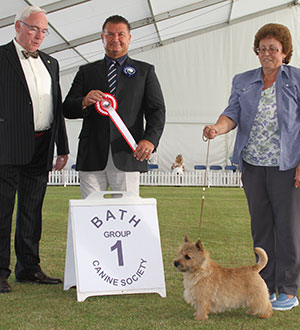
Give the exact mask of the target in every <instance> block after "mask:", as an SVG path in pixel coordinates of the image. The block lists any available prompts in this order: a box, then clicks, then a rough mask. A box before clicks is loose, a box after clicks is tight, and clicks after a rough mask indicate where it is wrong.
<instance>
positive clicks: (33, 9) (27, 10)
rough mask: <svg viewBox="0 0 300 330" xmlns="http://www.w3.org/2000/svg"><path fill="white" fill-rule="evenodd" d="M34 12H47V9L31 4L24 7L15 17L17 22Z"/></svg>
mask: <svg viewBox="0 0 300 330" xmlns="http://www.w3.org/2000/svg"><path fill="white" fill-rule="evenodd" d="M32 13H44V14H46V13H47V12H46V10H44V9H42V8H40V7H37V6H29V7H26V8H24V9H22V10H21V11H20V12H19V13H18V14H17V15H16V17H15V23H16V21H24V20H25V19H26V18H28V17H29V16H30V15H31V14H32Z"/></svg>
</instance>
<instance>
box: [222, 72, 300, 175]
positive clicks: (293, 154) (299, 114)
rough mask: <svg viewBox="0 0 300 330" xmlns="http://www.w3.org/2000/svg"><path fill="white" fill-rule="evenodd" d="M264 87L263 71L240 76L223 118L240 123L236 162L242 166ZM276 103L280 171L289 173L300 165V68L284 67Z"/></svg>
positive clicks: (238, 124) (235, 79) (235, 147)
mask: <svg viewBox="0 0 300 330" xmlns="http://www.w3.org/2000/svg"><path fill="white" fill-rule="evenodd" d="M263 87H264V82H263V76H262V68H258V69H255V70H251V71H247V72H244V73H241V74H238V75H236V76H235V77H234V78H233V81H232V90H231V95H230V98H229V104H228V106H227V108H226V109H225V110H224V112H223V113H222V115H225V116H227V117H229V118H231V119H232V120H233V121H234V122H235V123H236V124H237V136H236V141H235V146H234V151H233V157H232V160H233V162H234V163H236V164H239V166H240V168H241V167H242V157H241V153H242V150H243V148H244V147H245V145H246V143H247V141H248V138H249V133H250V130H251V127H252V125H253V121H254V118H255V115H256V113H257V108H258V104H259V100H260V96H261V91H262V89H263ZM276 102H277V115H278V125H279V132H280V144H281V152H280V160H279V169H280V170H281V171H285V170H288V169H292V168H295V167H297V166H298V164H299V163H300V69H298V68H295V67H292V66H287V65H282V66H281V68H280V70H279V72H278V74H277V78H276Z"/></svg>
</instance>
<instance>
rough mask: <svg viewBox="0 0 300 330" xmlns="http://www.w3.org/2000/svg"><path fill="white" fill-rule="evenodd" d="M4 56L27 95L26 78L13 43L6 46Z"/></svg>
mask: <svg viewBox="0 0 300 330" xmlns="http://www.w3.org/2000/svg"><path fill="white" fill-rule="evenodd" d="M6 56H7V59H8V61H9V62H10V63H11V65H12V67H13V68H14V70H15V71H16V73H17V75H18V77H19V78H20V79H21V81H22V83H23V84H24V87H25V88H26V90H27V92H28V93H29V89H28V86H27V82H26V78H25V75H24V72H23V69H22V66H21V63H20V60H19V57H18V54H17V51H16V48H15V45H14V43H13V41H11V42H10V43H9V44H7V45H6Z"/></svg>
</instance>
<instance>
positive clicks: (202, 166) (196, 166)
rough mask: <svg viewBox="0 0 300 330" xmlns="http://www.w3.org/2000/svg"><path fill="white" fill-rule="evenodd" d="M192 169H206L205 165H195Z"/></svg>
mask: <svg viewBox="0 0 300 330" xmlns="http://www.w3.org/2000/svg"><path fill="white" fill-rule="evenodd" d="M194 170H206V166H205V165H195V166H194Z"/></svg>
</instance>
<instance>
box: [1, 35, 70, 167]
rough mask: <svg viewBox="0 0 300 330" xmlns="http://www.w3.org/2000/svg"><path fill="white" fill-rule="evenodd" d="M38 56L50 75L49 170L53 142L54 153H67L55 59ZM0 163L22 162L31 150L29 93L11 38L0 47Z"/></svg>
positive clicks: (28, 157) (32, 141) (32, 144)
mask: <svg viewBox="0 0 300 330" xmlns="http://www.w3.org/2000/svg"><path fill="white" fill-rule="evenodd" d="M39 55H40V57H41V59H42V61H43V62H44V64H45V66H46V68H47V69H48V71H49V73H50V75H51V78H52V95H53V118H54V119H53V123H52V126H51V132H52V135H51V143H50V146H49V152H48V162H47V167H48V169H49V170H51V169H52V161H53V153H54V143H55V142H56V146H57V154H58V155H66V154H68V153H69V148H68V140H67V135H66V128H65V122H64V118H63V116H62V100H61V91H60V86H59V67H58V62H57V60H55V59H54V58H53V57H51V56H49V55H47V54H45V53H43V52H40V51H39ZM0 84H1V88H0V165H25V164H27V163H29V162H30V161H31V159H32V156H33V153H34V146H35V141H34V119H33V108H32V100H31V97H30V92H29V89H28V86H27V83H26V78H25V75H24V72H23V70H22V66H21V63H20V60H19V57H18V54H17V51H16V48H15V45H14V43H13V41H11V42H10V43H8V44H7V45H3V46H0Z"/></svg>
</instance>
